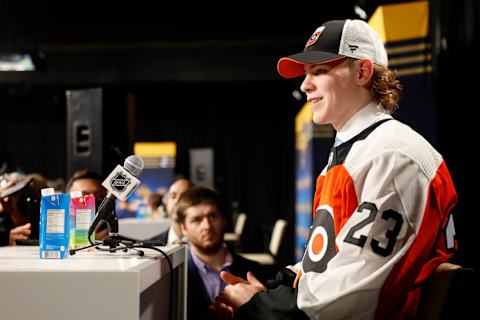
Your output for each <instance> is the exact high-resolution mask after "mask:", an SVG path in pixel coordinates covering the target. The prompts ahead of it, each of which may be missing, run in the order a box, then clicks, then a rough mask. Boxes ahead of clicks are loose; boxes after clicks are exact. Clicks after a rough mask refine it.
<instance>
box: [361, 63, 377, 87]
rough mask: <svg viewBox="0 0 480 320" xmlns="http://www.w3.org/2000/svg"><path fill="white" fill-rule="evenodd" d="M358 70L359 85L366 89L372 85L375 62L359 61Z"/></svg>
mask: <svg viewBox="0 0 480 320" xmlns="http://www.w3.org/2000/svg"><path fill="white" fill-rule="evenodd" d="M358 65H359V67H358V70H357V83H358V85H360V86H362V87H364V86H367V85H369V84H370V81H371V80H372V76H373V62H372V61H371V60H369V59H361V60H359V64H358Z"/></svg>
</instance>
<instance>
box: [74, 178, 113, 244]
mask: <svg viewBox="0 0 480 320" xmlns="http://www.w3.org/2000/svg"><path fill="white" fill-rule="evenodd" d="M102 181H103V180H102V177H101V176H100V174H99V173H97V172H95V171H93V170H90V169H80V170H78V171H76V172H74V173H73V175H72V177H71V178H70V180H69V181H68V182H67V186H66V192H67V193H72V192H73V191H80V192H82V195H91V196H94V197H95V209H98V207H99V205H100V204H101V203H102V201H103V199H104V198H105V197H106V196H107V189H105V187H103V186H102ZM107 237H108V230H107V224H106V223H105V222H104V221H101V222H100V223H99V224H98V225H97V227H96V228H95V239H97V240H103V239H105V238H107Z"/></svg>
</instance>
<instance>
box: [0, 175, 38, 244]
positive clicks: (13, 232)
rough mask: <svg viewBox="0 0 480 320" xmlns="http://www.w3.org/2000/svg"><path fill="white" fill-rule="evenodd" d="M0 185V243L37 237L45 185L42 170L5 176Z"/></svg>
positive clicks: (13, 242)
mask: <svg viewBox="0 0 480 320" xmlns="http://www.w3.org/2000/svg"><path fill="white" fill-rule="evenodd" d="M2 184H3V187H1V188H0V245H16V243H17V240H26V239H38V229H39V217H40V190H41V189H43V188H46V187H47V180H46V179H45V177H43V176H42V175H41V174H38V173H32V174H29V175H26V176H23V175H20V174H10V175H8V176H4V180H3V183H2Z"/></svg>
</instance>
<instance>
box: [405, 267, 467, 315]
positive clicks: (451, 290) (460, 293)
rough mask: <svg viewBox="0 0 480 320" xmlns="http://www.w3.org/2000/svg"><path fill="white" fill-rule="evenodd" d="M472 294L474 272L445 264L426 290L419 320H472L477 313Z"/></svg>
mask: <svg viewBox="0 0 480 320" xmlns="http://www.w3.org/2000/svg"><path fill="white" fill-rule="evenodd" d="M471 290H473V269H470V268H463V267H462V266H459V265H456V264H452V263H448V262H444V263H441V264H440V265H439V266H438V267H437V268H436V269H435V271H434V272H433V274H432V275H431V276H430V279H428V280H427V281H426V283H425V284H424V285H423V287H422V293H421V298H420V304H419V307H418V312H417V315H416V317H415V319H417V320H423V319H425V320H426V319H428V320H440V319H463V318H468V317H469V316H468V315H471V314H473V313H472V312H474V310H473V305H474V303H472V301H473V298H472V297H473V296H472V294H471V292H472V291H471ZM470 300H471V301H470ZM469 301H470V302H469ZM469 312H470V313H469Z"/></svg>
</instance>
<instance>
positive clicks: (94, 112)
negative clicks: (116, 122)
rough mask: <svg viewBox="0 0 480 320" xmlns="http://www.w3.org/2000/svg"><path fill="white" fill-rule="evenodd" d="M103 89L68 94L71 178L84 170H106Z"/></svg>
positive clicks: (68, 158)
mask: <svg viewBox="0 0 480 320" xmlns="http://www.w3.org/2000/svg"><path fill="white" fill-rule="evenodd" d="M102 95H103V94H102V89H100V88H96V89H87V90H68V91H67V92H66V96H67V177H71V176H72V174H73V173H74V172H75V171H77V170H79V169H83V168H88V169H92V170H95V171H96V172H99V173H102V170H103V99H102Z"/></svg>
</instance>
